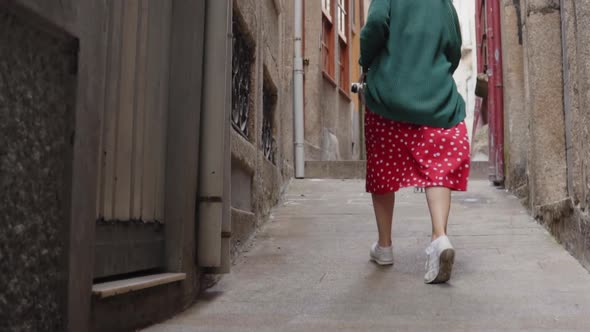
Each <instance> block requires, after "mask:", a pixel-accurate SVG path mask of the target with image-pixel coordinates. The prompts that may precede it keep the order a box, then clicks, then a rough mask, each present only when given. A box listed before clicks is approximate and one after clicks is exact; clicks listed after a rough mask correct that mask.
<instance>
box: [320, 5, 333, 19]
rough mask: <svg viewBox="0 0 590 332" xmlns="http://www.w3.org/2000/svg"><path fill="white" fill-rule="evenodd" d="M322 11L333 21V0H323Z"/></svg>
mask: <svg viewBox="0 0 590 332" xmlns="http://www.w3.org/2000/svg"><path fill="white" fill-rule="evenodd" d="M322 12H323V13H324V15H326V16H327V18H328V19H329V20H330V22H331V21H332V12H333V10H332V0H322Z"/></svg>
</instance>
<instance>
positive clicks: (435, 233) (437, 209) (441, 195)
mask: <svg viewBox="0 0 590 332" xmlns="http://www.w3.org/2000/svg"><path fill="white" fill-rule="evenodd" d="M426 200H427V202H428V209H429V210H430V218H431V220H432V241H434V240H436V239H438V238H439V237H441V236H446V235H447V223H448V222H449V211H450V210H451V189H449V188H445V187H431V188H426Z"/></svg>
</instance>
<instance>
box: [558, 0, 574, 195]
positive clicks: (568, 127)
mask: <svg viewBox="0 0 590 332" xmlns="http://www.w3.org/2000/svg"><path fill="white" fill-rule="evenodd" d="M559 14H560V15H561V57H562V63H563V117H564V125H565V160H566V173H567V194H568V196H569V197H573V196H574V178H573V172H572V169H573V158H572V152H573V151H572V148H573V146H572V117H571V113H570V109H571V101H570V94H569V92H570V78H569V59H568V49H567V17H566V15H565V0H559Z"/></svg>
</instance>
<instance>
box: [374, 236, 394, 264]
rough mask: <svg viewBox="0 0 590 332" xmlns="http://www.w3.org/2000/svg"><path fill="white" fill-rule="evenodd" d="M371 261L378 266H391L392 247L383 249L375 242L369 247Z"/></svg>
mask: <svg viewBox="0 0 590 332" xmlns="http://www.w3.org/2000/svg"><path fill="white" fill-rule="evenodd" d="M370 255H371V261H373V262H375V263H377V264H379V265H393V247H387V248H383V247H380V246H379V244H378V243H377V242H375V243H374V244H373V246H372V247H371V253H370Z"/></svg>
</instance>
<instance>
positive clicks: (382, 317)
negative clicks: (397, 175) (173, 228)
mask: <svg viewBox="0 0 590 332" xmlns="http://www.w3.org/2000/svg"><path fill="white" fill-rule="evenodd" d="M363 186H364V182H363V181H358V180H346V181H343V180H296V181H294V182H293V183H292V184H291V185H290V187H289V191H288V193H287V194H286V196H285V198H284V201H283V202H282V203H281V204H280V205H279V207H278V208H276V209H275V210H273V214H272V216H271V221H270V222H269V223H268V224H267V225H266V226H265V227H264V228H263V229H262V231H261V232H260V233H259V234H258V235H257V237H256V239H255V241H254V243H253V245H252V246H251V247H250V249H248V251H247V252H245V253H244V255H243V256H242V257H241V258H240V260H239V261H238V262H237V264H236V266H234V268H233V272H232V273H231V274H229V275H225V276H223V277H222V279H221V281H220V282H219V283H218V284H217V285H216V286H214V287H213V288H211V289H209V290H207V291H205V292H204V294H203V295H202V296H201V298H200V299H199V300H198V302H197V303H196V304H195V305H194V306H193V307H192V308H190V309H189V310H187V311H186V312H184V313H181V314H180V315H178V316H177V317H175V318H173V319H172V320H170V321H167V322H165V323H163V324H160V325H156V326H154V327H151V328H148V329H147V330H146V331H147V332H160V331H162V332H180V331H223V332H230V331H322V332H327V331H434V330H436V331H516V330H518V331H540V330H544V331H588V327H589V326H590V316H588V314H587V313H588V308H590V296H589V294H590V274H588V272H587V271H586V270H585V269H584V268H583V267H582V266H581V265H580V264H579V262H578V261H576V260H575V259H574V258H573V257H572V256H571V255H570V254H569V253H568V252H567V251H566V250H565V249H563V247H562V246H560V245H559V244H558V243H557V242H556V241H555V240H554V238H553V237H552V236H551V235H550V234H549V233H548V232H547V231H545V229H543V228H542V226H540V225H539V224H538V223H537V222H535V221H534V220H533V219H532V218H531V217H530V216H529V215H528V214H527V212H526V210H525V209H524V208H523V207H522V206H521V204H520V203H519V201H518V199H517V198H515V197H514V196H512V195H511V194H509V193H507V192H505V191H503V190H499V189H496V188H494V187H492V186H491V185H490V184H489V182H488V181H478V180H476V181H472V182H471V184H470V191H469V192H467V193H457V194H455V196H454V206H453V210H452V215H451V221H450V225H449V233H450V236H451V240H452V241H453V243H454V245H455V247H456V249H457V261H456V264H455V269H454V275H453V278H452V280H451V282H450V283H449V284H446V285H439V286H431V285H425V284H424V283H423V281H422V277H423V268H424V259H425V257H424V247H426V245H427V244H428V242H429V236H430V223H429V221H428V218H429V216H428V210H427V207H426V202H425V199H424V194H420V193H414V192H413V190H411V189H406V190H403V191H401V192H400V194H398V196H397V205H396V211H395V218H394V219H395V221H394V256H395V265H394V267H393V268H382V267H378V266H376V265H374V264H372V263H371V262H369V260H368V251H369V246H370V244H371V243H372V242H373V241H374V240H375V237H376V229H375V225H374V219H373V218H374V217H373V212H372V208H371V202H370V196H369V195H367V194H365V193H364V190H363Z"/></svg>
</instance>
